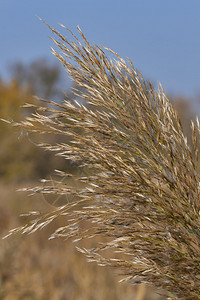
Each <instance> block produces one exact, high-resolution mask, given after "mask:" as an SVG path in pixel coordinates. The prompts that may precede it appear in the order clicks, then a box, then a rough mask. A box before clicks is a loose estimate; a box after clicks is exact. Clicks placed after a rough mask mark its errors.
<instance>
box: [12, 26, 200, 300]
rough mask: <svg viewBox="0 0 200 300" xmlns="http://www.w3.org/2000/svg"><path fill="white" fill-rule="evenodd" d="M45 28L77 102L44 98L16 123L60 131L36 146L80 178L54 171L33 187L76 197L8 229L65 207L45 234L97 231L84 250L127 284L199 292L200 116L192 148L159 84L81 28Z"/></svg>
mask: <svg viewBox="0 0 200 300" xmlns="http://www.w3.org/2000/svg"><path fill="white" fill-rule="evenodd" d="M62 26H63V25H62ZM63 27H64V26H63ZM49 28H50V29H51V30H52V32H53V33H54V34H55V38H53V40H54V42H55V44H56V45H57V46H58V48H59V49H60V50H61V52H58V51H55V50H52V52H53V54H54V55H55V56H56V57H57V58H58V59H59V60H60V62H61V63H62V64H63V66H64V67H65V68H66V70H67V72H68V74H69V76H70V77H71V78H72V80H73V82H74V83H75V84H76V85H77V86H78V88H77V89H76V90H74V97H75V98H76V99H77V101H73V102H70V101H67V100H66V101H65V102H64V103H63V104H57V103H53V102H51V103H50V104H51V105H48V104H46V103H45V101H44V105H43V104H42V102H41V106H38V107H37V106H36V107H35V109H36V112H35V113H34V114H32V116H31V117H27V119H26V120H25V121H23V122H21V123H20V124H16V125H19V126H21V127H22V128H24V129H26V130H28V131H33V132H39V133H54V134H55V135H62V136H63V142H62V143H60V144H56V145H47V144H41V146H42V147H44V148H46V149H48V150H51V151H55V152H56V153H57V155H61V156H63V157H64V158H66V159H73V160H76V161H77V162H78V164H79V165H80V168H82V169H83V170H85V173H86V175H84V176H82V175H81V176H78V177H76V178H75V176H72V175H69V174H66V173H65V172H59V173H58V174H59V175H60V176H61V180H60V181H58V182H54V183H52V182H51V181H50V182H47V183H46V184H45V185H44V186H42V187H40V186H39V187H36V188H30V189H29V190H30V191H32V192H33V193H38V192H40V193H47V194H48V193H52V194H54V195H68V194H72V195H74V197H73V199H72V200H71V201H69V203H66V205H64V206H62V207H59V208H56V209H55V211H53V212H51V213H49V214H46V215H42V216H39V217H38V218H37V219H35V221H31V222H30V223H29V224H26V225H25V226H23V227H21V228H17V229H16V230H15V231H22V232H33V231H35V230H37V229H39V228H41V227H44V226H46V225H47V224H49V223H50V222H52V220H54V219H55V218H58V217H59V216H61V215H65V214H68V215H69V217H68V218H67V220H68V224H67V225H66V226H64V227H62V228H58V229H57V231H56V232H55V233H54V234H53V235H52V238H54V237H73V238H74V239H75V240H79V239H83V238H87V237H88V238H95V237H96V236H104V237H106V239H105V241H104V243H101V244H98V245H97V247H96V248H94V249H82V250H81V251H82V252H83V253H85V254H86V255H87V257H88V258H89V260H92V261H93V260H95V261H97V262H98V263H99V264H100V265H109V266H113V267H116V268H118V270H119V271H120V272H121V273H122V274H124V276H125V277H126V278H127V280H129V281H130V282H131V283H138V282H147V283H149V284H152V285H154V286H156V287H159V288H164V289H166V290H168V291H170V292H171V293H173V294H175V295H176V296H177V297H178V298H179V299H188V300H189V299H200V215H199V212H200V197H199V193H200V178H199V172H198V169H199V163H198V159H199V152H198V148H199V134H200V125H199V122H198V120H197V122H196V124H192V132H193V147H192V148H190V147H189V146H188V144H187V139H186V138H185V136H184V133H183V130H182V126H181V123H180V121H179V118H178V116H177V113H176V111H175V110H174V109H173V107H172V105H171V103H170V102H169V100H168V99H167V97H166V95H165V93H164V91H163V89H162V87H161V86H160V87H159V90H158V91H156V90H155V89H154V87H153V86H152V84H151V83H150V82H146V81H145V80H144V79H143V77H142V75H141V74H140V73H138V72H137V71H136V70H135V68H134V66H133V64H132V62H131V61H129V60H128V62H125V61H124V60H123V59H122V58H121V57H120V56H119V55H117V54H116V53H115V52H114V51H111V50H110V49H107V48H105V49H104V48H101V47H100V46H96V45H94V46H93V45H91V44H90V43H89V42H88V41H87V39H86V37H85V36H84V35H83V33H82V31H81V30H80V28H78V32H79V34H80V39H79V38H77V37H76V36H75V35H74V34H73V33H72V32H71V31H70V30H69V29H67V28H65V27H64V28H65V29H66V30H67V31H68V32H69V33H70V34H71V38H72V40H70V39H69V38H65V37H64V36H63V35H61V34H60V33H59V32H58V31H57V30H55V29H53V28H51V27H50V26H49ZM81 40H82V41H81ZM106 50H108V51H110V52H111V55H112V57H114V59H113V60H112V61H111V60H110V59H109V58H108V56H107V55H106V54H105V51H106ZM79 97H81V98H82V99H84V101H85V104H84V105H83V104H80V103H83V101H82V102H81V101H78V99H79ZM69 137H70V139H69ZM65 140H66V141H69V140H70V141H69V142H66V143H65ZM47 163H48V162H47ZM70 176H71V177H73V178H74V180H77V181H80V182H81V183H83V184H82V186H83V187H81V188H75V187H70V186H68V185H67V182H65V181H63V179H64V178H66V177H70ZM84 186H85V187H84ZM87 222H88V225H85V223H87ZM82 224H83V225H82ZM106 249H111V251H109V257H108V256H107V255H106V254H105V255H104V253H106V251H105V252H104V250H106ZM116 251H117V252H121V253H122V256H120V258H116V256H115V255H116V254H115V252H116ZM111 253H113V255H112V254H111Z"/></svg>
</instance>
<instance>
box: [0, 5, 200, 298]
mask: <svg viewBox="0 0 200 300" xmlns="http://www.w3.org/2000/svg"><path fill="white" fill-rule="evenodd" d="M199 11H200V2H199V1H198V0H192V1H186V0H180V1H179V0H177V1H172V0H168V1H159V0H152V1H149V0H138V1H136V0H129V1H128V0H124V1H117V0H115V1H113V0H107V1H106V0H102V1H94V0H93V1H92V0H85V1H81V0H73V1H72V0H57V1H53V0H48V1H47V0H46V1H45V0H35V1H30V0H18V1H14V0H0V38H1V47H0V54H1V55H0V118H3V119H8V120H15V121H19V120H21V119H23V117H24V116H25V114H26V111H25V110H24V109H20V106H21V105H23V104H24V103H25V102H35V101H36V100H35V98H34V97H33V96H34V95H37V96H40V97H42V98H45V99H48V100H56V101H60V102H62V101H63V100H64V98H65V96H64V92H65V91H67V92H68V93H69V95H70V92H69V90H70V87H71V85H72V83H71V82H70V80H69V79H68V76H67V74H66V72H65V71H64V69H63V67H62V66H61V65H60V64H59V63H58V62H57V60H56V58H55V57H54V56H53V55H52V54H51V51H50V46H53V47H54V45H53V42H52V41H51V40H50V39H49V36H52V34H51V32H50V30H49V29H48V28H47V27H46V26H45V25H44V24H43V23H42V22H41V21H39V19H38V18H37V16H39V17H40V18H42V19H44V20H45V21H46V22H47V23H48V24H49V25H51V26H52V27H56V28H57V29H59V23H62V24H64V25H65V26H67V27H68V28H69V29H71V30H72V31H73V32H75V31H76V25H79V26H80V27H81V29H82V31H83V32H84V34H85V35H86V37H87V38H88V40H89V41H90V42H91V43H96V44H101V45H102V46H106V47H109V48H111V49H113V50H115V51H116V52H117V53H118V54H119V55H120V56H122V57H124V58H126V57H128V58H130V59H131V60H132V61H133V63H134V65H135V67H136V69H137V70H139V71H141V72H142V74H143V75H144V77H145V79H150V80H151V81H152V83H153V85H154V86H157V85H158V83H159V82H161V83H162V85H163V87H164V89H165V92H166V93H167V95H168V97H169V99H170V100H171V101H172V102H173V104H174V106H175V107H176V109H177V110H178V113H179V116H180V118H181V120H182V123H183V128H184V131H185V134H186V136H187V137H188V140H189V142H190V120H191V119H193V118H195V116H196V115H199V113H200V71H199V67H200V55H199V53H200V18H199ZM62 32H63V31H62ZM66 35H67V32H66ZM46 139H47V140H46V141H47V142H52V140H53V142H56V138H55V137H47V138H46ZM37 142H38V140H37V139H36V140H33V139H32V138H30V137H29V136H28V135H26V134H25V133H24V132H19V130H15V129H14V128H13V127H11V126H9V125H8V124H6V123H3V122H1V123H0V145H1V147H0V193H1V197H0V238H1V237H3V236H4V235H5V234H6V233H7V232H8V230H9V229H11V228H13V227H16V226H19V225H20V224H23V222H24V221H25V220H24V217H20V216H19V215H20V214H22V213H26V212H27V211H29V210H48V209H51V204H50V203H49V202H48V201H47V199H45V198H42V197H41V196H34V197H28V195H26V194H24V193H20V192H16V189H18V188H20V187H23V186H32V185H33V186H34V185H36V184H37V183H38V181H39V179H41V178H48V179H50V178H51V176H52V175H53V174H54V169H63V168H64V169H65V170H66V169H68V170H70V171H72V172H76V171H77V170H76V166H74V165H73V164H71V163H70V162H66V161H64V162H63V161H62V159H61V158H60V159H59V158H58V157H55V156H53V155H52V154H51V153H49V152H47V151H43V150H42V149H40V148H38V147H37V146H36V143H37ZM54 228H56V224H54V225H52V226H50V228H47V229H45V230H43V231H41V232H38V233H35V234H33V235H31V236H23V237H21V236H14V237H11V238H8V239H6V240H1V239H0V299H11V300H12V299H69V300H71V299H74V300H76V299H80V300H82V299H83V300H88V299H91V300H97V299H99V300H102V299H111V300H112V299H113V300H114V299H125V300H126V299H132V300H133V299H135V300H142V299H143V300H144V299H155V300H156V299H166V297H167V296H166V295H164V294H162V295H161V294H159V293H158V292H156V291H154V289H150V288H147V287H145V286H143V285H142V286H136V287H132V286H129V285H126V284H125V283H120V284H118V282H117V280H118V278H116V277H115V276H114V275H113V270H109V269H108V268H105V269H104V268H101V267H97V266H96V265H95V264H92V263H90V264H88V263H86V261H85V258H84V257H83V256H82V255H81V254H79V253H78V252H77V251H76V250H75V249H74V245H73V244H72V243H71V241H58V240H51V241H48V237H49V235H50V233H51V232H52V231H53V230H54Z"/></svg>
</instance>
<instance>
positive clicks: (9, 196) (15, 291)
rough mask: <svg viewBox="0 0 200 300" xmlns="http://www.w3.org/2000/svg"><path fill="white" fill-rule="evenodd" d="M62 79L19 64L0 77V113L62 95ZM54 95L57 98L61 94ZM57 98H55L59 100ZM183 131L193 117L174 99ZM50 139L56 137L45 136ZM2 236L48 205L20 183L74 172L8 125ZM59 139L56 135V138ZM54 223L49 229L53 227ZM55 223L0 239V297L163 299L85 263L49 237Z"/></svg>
mask: <svg viewBox="0 0 200 300" xmlns="http://www.w3.org/2000/svg"><path fill="white" fill-rule="evenodd" d="M59 80H60V71H59V69H58V68H57V66H49V65H48V63H47V62H45V61H38V62H37V61H36V62H34V63H32V64H31V65H30V66H29V67H28V68H25V67H24V66H23V65H21V64H17V65H15V67H14V68H13V76H12V80H10V82H4V81H2V80H1V81H0V118H3V119H8V120H11V119H14V120H15V121H18V120H20V119H22V118H23V117H24V114H25V112H24V110H23V109H22V108H21V109H20V106H21V105H23V104H24V103H26V102H29V103H30V102H31V103H33V102H36V101H37V100H36V99H35V98H34V97H33V95H34V94H38V95H40V96H42V97H44V98H46V97H47V98H51V97H54V96H56V95H57V96H58V95H59V97H60V94H59V93H57V89H56V86H57V84H58V82H59ZM59 97H58V98H59ZM58 101H59V100H58ZM173 102H174V105H175V107H176V109H177V110H178V112H179V115H180V118H181V121H182V124H183V128H184V131H185V134H186V135H187V136H188V139H189V142H190V136H191V131H190V120H191V118H193V117H194V113H193V111H192V109H191V105H190V102H189V101H187V100H185V99H184V98H178V99H173ZM48 139H55V137H51V136H49V137H48V138H47V141H46V142H48ZM0 140H1V147H0V162H1V164H0V182H1V185H0V193H1V198H0V238H2V237H3V236H4V235H5V234H6V233H7V232H8V230H9V229H10V228H12V227H16V226H19V225H20V224H22V223H23V221H24V219H23V218H22V217H19V215H20V214H21V213H25V212H27V211H29V210H37V209H38V210H40V211H41V209H44V210H49V209H50V208H51V207H50V205H49V204H48V203H47V201H41V196H40V197H36V196H34V197H27V195H25V194H22V193H16V188H17V187H19V185H22V186H23V184H24V185H26V183H27V182H29V183H31V184H33V185H34V182H35V181H37V180H38V179H40V178H50V176H51V174H52V173H53V171H54V169H61V170H63V169H65V170H66V169H69V168H70V171H72V172H73V171H74V172H76V167H75V166H74V165H73V164H72V163H71V162H70V161H68V162H66V161H63V160H62V159H61V158H58V157H55V156H54V155H52V153H50V152H48V151H43V150H42V149H41V148H39V147H37V146H36V144H37V143H39V140H38V139H37V138H36V137H35V139H33V137H32V136H31V139H30V137H29V136H28V135H26V134H25V133H24V132H19V131H18V130H15V129H14V128H13V127H12V126H10V125H9V124H6V123H4V122H1V126H0ZM56 142H57V141H56V140H54V143H56ZM52 226H53V228H52ZM57 227H58V226H56V224H54V225H51V226H50V227H48V229H45V230H43V231H41V232H39V233H38V232H37V233H35V234H34V235H30V236H26V237H25V238H24V237H23V238H22V237H21V236H15V237H11V238H9V239H6V240H1V242H0V299H11V300H12V299H69V300H71V299H74V300H75V299H76V300H78V299H80V300H88V299H91V300H92V299H93V300H98V299H99V300H100V299H101V300H103V299H111V300H112V299H113V300H114V299H127V300H128V299H136V300H142V299H143V300H144V299H146V300H147V299H149V300H150V299H155V300H156V299H166V297H164V296H159V295H158V294H156V293H154V292H153V290H152V289H147V288H144V287H141V286H140V287H138V286H136V287H132V286H129V285H127V284H125V283H121V284H118V283H117V280H118V278H117V279H116V278H115V277H114V276H113V273H112V272H111V270H110V269H108V268H100V267H97V265H96V264H95V263H91V264H88V263H87V262H86V261H85V257H84V256H83V255H82V254H80V253H78V252H77V250H76V249H75V247H74V245H73V244H72V243H71V241H70V242H68V241H66V242H63V241H60V240H51V241H48V237H49V235H50V233H51V232H53V229H54V228H57Z"/></svg>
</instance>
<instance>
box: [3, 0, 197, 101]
mask: <svg viewBox="0 0 200 300" xmlns="http://www.w3.org/2000/svg"><path fill="white" fill-rule="evenodd" d="M36 15H38V16H40V17H41V18H43V19H44V20H45V21H46V22H47V23H49V24H50V25H51V26H53V27H56V28H59V25H58V24H59V23H63V24H64V25H66V26H67V27H68V28H70V29H72V30H73V31H75V30H76V25H77V24H78V25H79V26H80V27H81V29H82V30H83V32H84V33H85V35H86V36H87V38H88V39H89V41H90V42H91V43H93V42H96V43H99V44H101V45H103V46H107V47H109V48H112V49H113V50H115V51H116V52H117V53H118V54H119V55H120V56H122V57H129V58H130V59H131V60H132V61H133V63H134V65H135V67H136V69H138V70H140V71H141V72H142V73H143V74H144V76H145V78H146V79H151V80H152V82H153V83H154V84H157V83H158V82H159V81H160V82H161V83H162V85H163V86H164V89H165V90H166V92H167V93H169V94H172V95H184V96H186V97H191V98H192V97H195V96H197V95H200V1H199V0H190V1H189V0H188V1H186V0H167V1H164V0H163V1H161V0H121V1H118V0H101V1H95V0H34V1H33V0H0V38H1V43H0V54H1V55H0V76H1V77H5V78H6V76H7V74H8V73H6V70H7V69H8V66H10V65H11V64H13V63H15V62H17V61H22V62H24V63H28V62H30V61H32V60H34V59H37V58H38V59H39V58H41V57H47V58H50V59H51V60H56V58H54V57H53V56H52V54H51V53H50V46H52V45H53V43H52V42H51V40H50V39H49V36H51V32H50V30H49V29H48V28H47V27H46V26H45V25H44V24H42V23H41V22H40V21H39V20H38V19H37V17H36Z"/></svg>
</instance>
